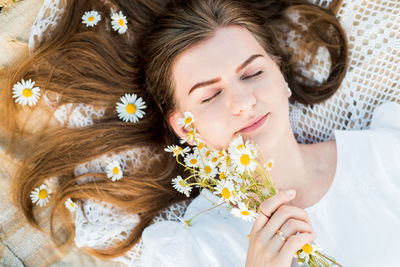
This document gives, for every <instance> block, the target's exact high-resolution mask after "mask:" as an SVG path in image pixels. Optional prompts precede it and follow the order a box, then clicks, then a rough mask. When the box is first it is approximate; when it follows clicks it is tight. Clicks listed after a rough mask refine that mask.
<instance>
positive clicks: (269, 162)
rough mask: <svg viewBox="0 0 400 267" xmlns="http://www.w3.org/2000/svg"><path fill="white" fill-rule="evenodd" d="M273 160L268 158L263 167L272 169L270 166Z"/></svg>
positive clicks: (272, 164)
mask: <svg viewBox="0 0 400 267" xmlns="http://www.w3.org/2000/svg"><path fill="white" fill-rule="evenodd" d="M274 163H275V161H274V160H273V159H269V160H268V161H267V163H265V168H266V169H267V170H272V167H273V166H274Z"/></svg>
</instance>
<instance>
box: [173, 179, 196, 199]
mask: <svg viewBox="0 0 400 267" xmlns="http://www.w3.org/2000/svg"><path fill="white" fill-rule="evenodd" d="M172 185H173V187H174V188H175V189H176V190H177V191H178V192H181V193H183V194H185V195H186V196H187V197H189V196H190V192H191V191H192V187H191V186H189V185H188V184H187V183H186V181H185V180H183V179H182V177H181V176H180V175H178V176H177V177H176V178H174V179H172Z"/></svg>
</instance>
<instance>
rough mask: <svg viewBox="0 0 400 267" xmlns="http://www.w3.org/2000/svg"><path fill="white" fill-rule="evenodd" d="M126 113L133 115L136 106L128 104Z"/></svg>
mask: <svg viewBox="0 0 400 267" xmlns="http://www.w3.org/2000/svg"><path fill="white" fill-rule="evenodd" d="M126 112H128V113H129V114H133V113H135V112H136V106H135V105H134V104H128V105H126Z"/></svg>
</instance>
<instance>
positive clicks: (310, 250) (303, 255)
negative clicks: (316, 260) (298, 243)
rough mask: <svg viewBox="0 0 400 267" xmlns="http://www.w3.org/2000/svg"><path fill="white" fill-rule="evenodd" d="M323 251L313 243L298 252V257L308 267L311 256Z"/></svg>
mask: <svg viewBox="0 0 400 267" xmlns="http://www.w3.org/2000/svg"><path fill="white" fill-rule="evenodd" d="M320 250H322V248H320V247H319V246H317V244H315V243H314V242H311V243H310V244H305V245H304V246H303V247H302V248H301V250H299V251H297V253H296V254H297V256H298V258H299V259H301V261H302V263H303V264H305V265H307V264H308V263H309V261H310V256H316V252H317V251H320Z"/></svg>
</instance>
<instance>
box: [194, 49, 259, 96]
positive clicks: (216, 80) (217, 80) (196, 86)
mask: <svg viewBox="0 0 400 267" xmlns="http://www.w3.org/2000/svg"><path fill="white" fill-rule="evenodd" d="M258 57H263V55H261V54H255V55H252V56H250V57H249V58H248V59H246V60H245V62H243V63H242V64H241V65H240V66H239V67H237V69H236V73H238V72H239V71H241V70H242V69H243V68H244V67H246V66H247V65H249V64H250V63H251V62H253V60H254V59H256V58H258ZM219 81H221V78H220V77H218V78H214V79H211V80H208V81H205V82H199V83H196V84H195V85H194V86H193V87H192V88H191V89H190V90H189V93H188V95H190V94H191V93H192V92H193V91H194V90H196V89H197V88H200V87H204V86H207V85H211V84H214V83H217V82H219Z"/></svg>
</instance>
